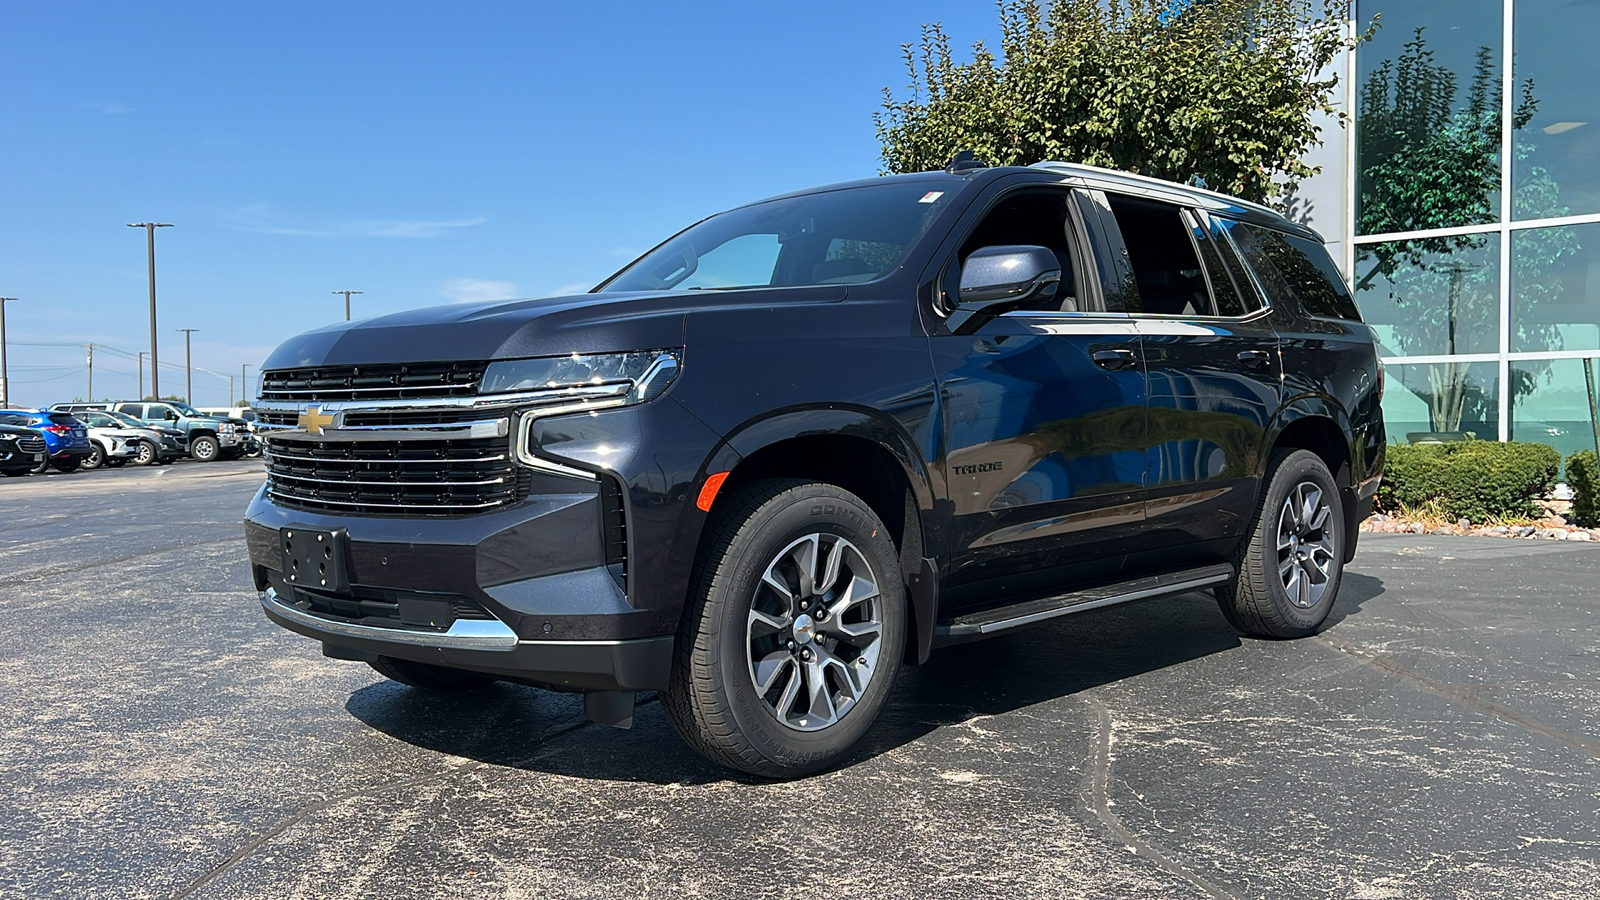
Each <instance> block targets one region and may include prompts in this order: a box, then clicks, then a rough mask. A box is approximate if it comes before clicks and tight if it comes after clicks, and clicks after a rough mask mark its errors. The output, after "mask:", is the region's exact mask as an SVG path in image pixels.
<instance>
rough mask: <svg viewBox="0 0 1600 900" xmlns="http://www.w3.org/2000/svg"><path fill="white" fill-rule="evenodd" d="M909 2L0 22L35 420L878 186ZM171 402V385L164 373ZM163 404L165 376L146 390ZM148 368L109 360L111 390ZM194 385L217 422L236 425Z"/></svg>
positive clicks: (12, 288)
mask: <svg viewBox="0 0 1600 900" xmlns="http://www.w3.org/2000/svg"><path fill="white" fill-rule="evenodd" d="M931 21H938V22H942V23H944V25H945V27H946V29H947V30H948V31H949V32H950V34H951V36H952V39H953V41H954V43H956V44H958V45H965V44H969V43H970V42H971V41H973V40H978V39H984V40H988V41H990V42H991V43H992V42H993V41H994V39H995V38H996V37H997V26H996V14H995V10H994V6H993V5H992V4H991V3H989V2H986V0H963V2H954V0H919V2H916V3H903V2H899V3H897V2H885V3H848V2H808V3H804V4H769V3H755V2H743V3H692V4H660V3H615V2H613V3H606V4H596V5H593V6H590V5H586V4H570V3H569V4H545V3H533V2H522V3H489V2H466V3H463V2H456V3H445V2H438V3H401V2H383V3H378V2H367V3H356V2H320V3H294V2H275V3H271V4H254V5H250V6H246V5H244V4H231V3H214V2H212V3H198V2H196V3H161V2H153V0H146V2H140V3H110V2H92V3H70V4H68V3H23V2H20V0H7V2H5V3H4V5H3V6H0V123H4V130H3V132H0V135H3V137H0V296H10V297H18V298H21V300H20V302H17V303H13V304H8V305H7V332H8V338H9V342H10V356H9V363H10V374H11V381H12V384H11V399H12V404H13V405H25V406H37V405H42V404H47V403H52V402H57V401H62V400H71V399H73V398H74V397H81V396H83V395H84V393H85V391H86V389H87V385H86V383H85V381H86V375H85V372H84V370H83V359H84V351H83V350H82V349H79V348H78V347H75V346H64V347H52V346H38V344H42V343H49V342H59V343H66V344H77V343H91V342H93V343H97V344H104V345H107V346H108V347H110V348H117V349H121V350H126V351H129V352H134V351H139V350H145V349H146V348H147V346H148V340H149V338H148V335H149V327H148V320H147V316H148V311H147V300H146V285H145V246H144V233H143V231H142V230H135V229H131V228H126V227H124V224H125V223H128V222H143V221H147V220H155V221H161V222H171V223H173V224H174V225H175V226H176V227H173V228H167V229H161V230H160V232H159V233H158V237H157V248H156V253H157V277H158V280H159V285H158V293H159V302H160V324H159V327H160V334H159V338H160V341H161V345H160V349H161V357H162V363H163V365H162V375H161V379H162V391H163V393H171V392H173V391H175V390H176V391H177V392H179V393H181V392H182V390H183V372H182V370H181V368H172V367H171V366H172V365H174V364H175V365H177V366H179V367H181V365H182V363H183V335H181V334H178V333H176V331H175V329H178V328H197V329H199V331H198V332H197V333H195V334H194V336H193V341H194V364H195V366H197V367H203V368H207V369H211V370H213V371H216V372H221V373H229V372H231V373H235V374H236V376H237V373H238V372H239V367H240V364H241V363H248V364H250V366H251V369H250V371H251V373H252V374H253V373H254V372H255V366H256V364H257V363H259V362H260V361H261V359H263V358H264V357H265V356H266V354H267V353H268V352H269V351H270V350H271V349H272V347H273V346H275V345H276V344H277V343H278V342H279V341H281V340H283V339H284V338H286V337H288V336H290V335H292V334H294V333H297V332H299V331H303V330H306V329H309V328H314V327H317V326H320V325H324V324H327V323H329V322H333V321H336V320H338V319H341V318H343V315H344V307H343V299H342V298H340V297H336V296H334V295H333V294H331V293H330V292H331V291H333V290H336V289H343V288H352V289H357V290H361V291H364V292H365V293H364V294H363V295H361V296H358V297H355V298H354V307H355V315H356V318H362V317H365V316H371V315H378V314H382V313H386V312H392V311H395V310H400V309H406V308H410V307H416V306H426V305H432V304H436V303H446V302H451V301H454V300H469V299H494V298H499V297H511V296H515V297H533V296H541V295H546V294H552V293H557V292H560V291H563V290H571V289H581V288H586V287H588V286H590V285H592V284H593V283H595V282H596V281H598V280H600V279H601V278H603V277H604V276H606V275H608V274H610V273H611V272H612V271H613V270H615V269H616V268H617V267H618V266H619V265H621V264H622V263H624V262H626V261H627V260H628V259H629V258H631V256H632V255H634V254H635V253H637V252H638V251H640V250H643V249H646V248H648V247H649V246H651V245H653V244H654V243H655V242H657V241H659V240H660V239H662V238H664V237H666V236H667V235H668V234H670V233H671V232H673V231H675V230H677V229H678V228H680V227H682V226H683V225H685V224H688V223H689V222H691V221H693V220H695V219H697V218H699V217H701V216H704V215H707V214H709V213H712V212H716V211H717V210H720V209H724V208H727V207H729V206H732V205H736V204H739V203H743V202H746V201H749V200H753V199H758V198H761V197H765V196H769V195H771V194H776V193H779V192H782V191H786V190H791V189H794V188H799V187H805V186H808V185H813V184H822V183H827V182H831V181H841V180H846V179H850V178H857V177H862V176H865V175H871V174H873V173H875V172H876V171H877V167H878V147H877V142H876V139H875V136H874V132H873V125H872V113H873V112H874V111H875V110H876V109H877V108H878V107H879V104H880V102H881V91H882V89H883V88H884V87H890V88H893V89H895V90H897V91H902V90H903V89H904V85H905V84H906V81H907V77H906V73H905V69H904V65H903V62H902V59H901V56H900V49H899V45H900V44H902V43H906V42H910V41H914V40H916V39H917V37H918V33H919V27H920V25H921V24H922V23H923V22H931ZM147 379H148V376H147ZM146 388H147V389H148V381H147V382H146ZM136 389H137V385H136V382H135V377H134V361H133V360H132V359H123V358H120V357H118V356H117V355H116V354H115V353H114V352H113V351H112V350H102V351H97V353H96V357H95V381H94V393H95V396H96V397H97V398H99V397H113V398H118V397H131V396H132V395H133V394H134V393H135V391H136ZM227 393H228V385H227V382H226V381H224V380H222V379H219V378H216V377H213V376H209V375H205V374H204V373H199V372H197V373H196V374H195V381H194V398H193V400H194V402H195V403H196V404H197V405H218V404H222V403H223V402H225V401H226V400H227Z"/></svg>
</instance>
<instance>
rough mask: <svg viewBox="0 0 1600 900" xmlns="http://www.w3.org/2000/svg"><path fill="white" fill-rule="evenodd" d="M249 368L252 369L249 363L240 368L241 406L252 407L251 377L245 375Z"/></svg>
mask: <svg viewBox="0 0 1600 900" xmlns="http://www.w3.org/2000/svg"><path fill="white" fill-rule="evenodd" d="M248 368H250V364H249V363H245V364H244V365H241V366H240V367H239V405H240V406H251V405H253V404H251V402H250V376H248V375H246V374H244V370H245V369H248Z"/></svg>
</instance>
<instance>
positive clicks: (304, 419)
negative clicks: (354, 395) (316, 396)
mask: <svg viewBox="0 0 1600 900" xmlns="http://www.w3.org/2000/svg"><path fill="white" fill-rule="evenodd" d="M338 418H339V414H338V413H324V412H323V411H322V407H320V406H312V407H308V408H306V409H304V410H301V411H300V419H299V421H298V422H296V423H295V424H297V425H299V426H300V427H301V428H304V429H305V430H306V433H307V434H321V433H322V430H323V429H324V428H332V427H333V423H334V421H335V420H336V419H338Z"/></svg>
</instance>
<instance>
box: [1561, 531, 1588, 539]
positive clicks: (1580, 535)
mask: <svg viewBox="0 0 1600 900" xmlns="http://www.w3.org/2000/svg"><path fill="white" fill-rule="evenodd" d="M1566 539H1567V540H1569V541H1592V540H1594V536H1593V535H1591V534H1589V532H1587V531H1574V532H1572V533H1571V534H1569V535H1567V538H1566Z"/></svg>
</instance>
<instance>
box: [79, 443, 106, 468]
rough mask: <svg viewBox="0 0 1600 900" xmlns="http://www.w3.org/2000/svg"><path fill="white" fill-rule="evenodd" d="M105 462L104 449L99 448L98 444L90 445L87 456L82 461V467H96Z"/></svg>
mask: <svg viewBox="0 0 1600 900" xmlns="http://www.w3.org/2000/svg"><path fill="white" fill-rule="evenodd" d="M105 464H106V451H104V450H102V449H100V445H99V444H93V445H91V446H90V448H89V456H88V458H86V459H84V461H83V467H84V468H85V469H98V468H100V467H101V466H103V465H105Z"/></svg>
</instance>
